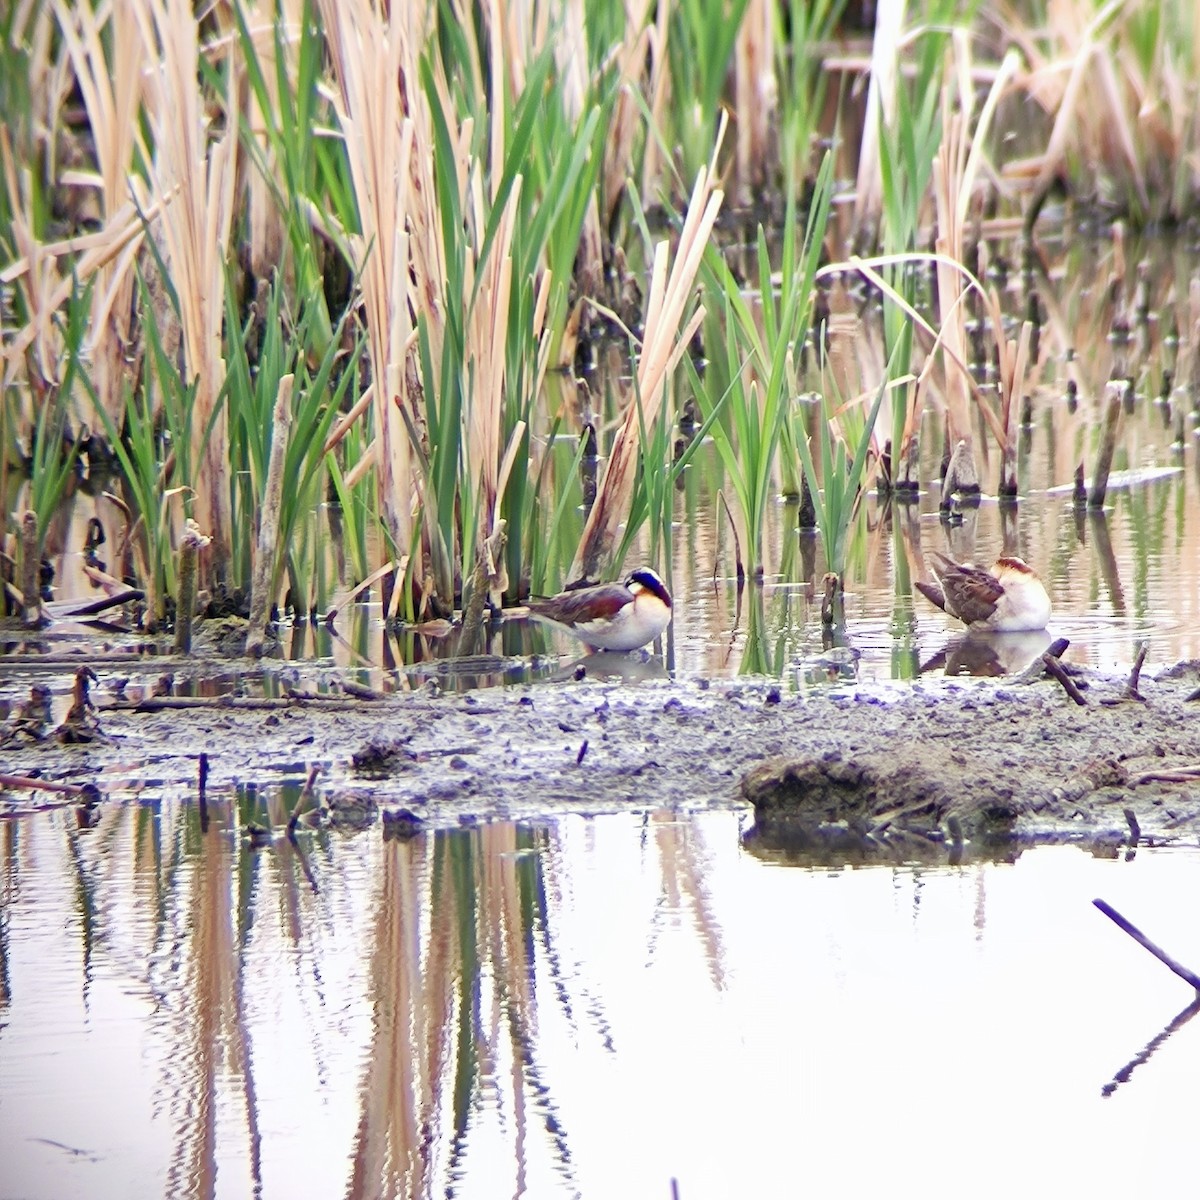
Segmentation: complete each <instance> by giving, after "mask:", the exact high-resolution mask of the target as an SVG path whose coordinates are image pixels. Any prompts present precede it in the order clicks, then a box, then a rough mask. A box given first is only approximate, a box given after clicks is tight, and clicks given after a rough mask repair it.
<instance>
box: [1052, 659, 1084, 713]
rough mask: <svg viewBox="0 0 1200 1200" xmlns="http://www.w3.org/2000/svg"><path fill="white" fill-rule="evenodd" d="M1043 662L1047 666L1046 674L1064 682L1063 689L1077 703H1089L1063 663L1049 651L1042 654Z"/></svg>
mask: <svg viewBox="0 0 1200 1200" xmlns="http://www.w3.org/2000/svg"><path fill="white" fill-rule="evenodd" d="M1042 664H1043V665H1044V666H1045V668H1046V674H1047V675H1049V676H1050V677H1051V678H1052V679H1057V680H1058V682H1059V683H1061V684H1062V689H1063V691H1064V692H1066V693H1067V695H1068V696H1070V697H1071V699H1072V700H1074V701H1075V703H1076V704H1079V705H1084V704H1086V703H1087V697H1086V696H1085V695H1084V694H1083V693H1082V692H1081V691H1080V690H1079V689H1078V688H1077V687H1076V686H1075V681H1074V680H1073V679H1072V678H1071V677H1070V675H1068V674H1067V672H1066V670H1065V669H1064V668H1063V665H1062V663H1060V662H1059V661H1058V659H1057V658H1055V657H1054V655H1053V654H1051V653H1050V652H1049V651H1047V652H1046V653H1045V654H1043V655H1042Z"/></svg>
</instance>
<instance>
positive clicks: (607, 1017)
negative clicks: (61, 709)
mask: <svg viewBox="0 0 1200 1200" xmlns="http://www.w3.org/2000/svg"><path fill="white" fill-rule="evenodd" d="M746 826H747V818H746V816H744V815H743V814H740V813H737V812H733V811H721V812H706V813H693V814H673V813H667V812H662V811H654V810H653V809H646V810H644V811H640V812H636V813H627V814H623V815H616V816H608V817H599V818H591V819H584V818H571V817H566V818H561V819H558V820H556V821H554V822H552V823H546V824H534V825H529V826H517V825H511V824H504V823H498V824H493V825H488V826H483V827H479V828H473V829H462V830H454V831H446V832H441V833H437V834H431V835H427V836H426V835H422V836H418V837H417V838H415V839H414V840H411V841H398V840H385V839H384V838H382V837H380V836H379V831H378V829H377V828H376V829H373V830H365V831H362V832H359V833H353V834H335V833H330V832H325V833H321V834H317V835H303V836H302V837H301V839H300V845H299V848H295V847H292V846H290V845H289V844H288V843H287V842H286V841H284V842H281V843H279V844H276V845H274V846H269V847H263V848H252V847H251V846H250V845H249V844H247V843H245V842H243V841H240V840H236V839H235V838H233V837H232V836H231V835H230V834H229V833H228V832H227V831H226V829H225V828H224V827H223V822H222V819H221V814H220V813H217V814H215V816H214V819H213V822H212V824H211V825H210V827H209V829H208V831H207V832H206V833H202V832H201V829H200V827H199V823H198V818H197V815H196V812H195V809H194V808H193V807H191V806H189V807H182V806H175V805H167V804H163V805H145V806H135V805H129V806H121V807H112V808H111V809H108V810H106V811H105V813H104V815H103V817H102V818H101V820H100V822H99V824H98V825H96V826H95V827H94V828H90V829H86V830H84V829H80V828H78V827H77V826H76V822H75V818H74V816H73V815H70V814H68V813H64V812H46V813H42V814H38V815H34V816H30V817H27V818H25V819H23V820H21V821H19V822H16V821H6V822H4V823H3V825H2V826H0V838H2V839H3V846H2V848H0V887H2V893H0V895H2V900H3V905H2V908H0V915H2V924H0V953H2V959H0V989H2V990H0V1163H2V1164H3V1168H2V1170H0V1196H3V1197H6V1198H12V1200H17V1198H23V1200H39V1198H46V1200H52V1198H57V1197H62V1196H68V1195H72V1196H88V1197H91V1198H93V1200H105V1198H107V1197H113V1198H117V1197H121V1198H124V1197H128V1196H173V1197H174V1196H229V1197H243V1196H249V1195H260V1196H264V1197H287V1198H295V1197H331V1196H346V1197H375V1196H424V1195H428V1196H449V1195H454V1196H458V1197H479V1198H486V1200H491V1198H493V1197H496V1196H506V1195H511V1196H531V1197H572V1196H583V1197H602V1196H614V1197H615V1196H638V1197H643V1196H644V1197H662V1198H664V1200H667V1198H669V1197H670V1196H672V1195H673V1194H678V1195H680V1196H682V1197H685V1198H687V1200H700V1198H702V1197H712V1198H726V1197H729V1196H756V1197H766V1196H781V1195H801V1194H812V1193H814V1192H820V1193H824V1194H833V1195H867V1194H876V1193H879V1194H887V1195H893V1196H917V1195H923V1196H929V1195H948V1194H950V1193H951V1192H952V1191H953V1192H958V1191H960V1190H961V1189H962V1188H963V1187H964V1186H967V1187H969V1190H970V1192H971V1193H972V1194H973V1195H978V1196H1009V1195H1012V1194H1013V1193H1014V1192H1015V1191H1017V1190H1018V1189H1029V1190H1031V1191H1032V1192H1033V1193H1034V1194H1041V1195H1045V1194H1081V1195H1082V1194H1086V1195H1089V1196H1098V1197H1099V1196H1119V1195H1129V1194H1139V1195H1154V1194H1160V1195H1161V1194H1166V1193H1167V1191H1168V1188H1169V1186H1170V1187H1171V1189H1172V1190H1173V1187H1174V1186H1176V1185H1178V1183H1179V1181H1180V1180H1181V1179H1185V1178H1187V1177H1188V1176H1189V1175H1190V1172H1191V1170H1192V1155H1191V1150H1192V1146H1193V1144H1194V1130H1193V1113H1194V1109H1195V1103H1194V1102H1195V1081H1196V1078H1197V1076H1198V1074H1200V1022H1198V1023H1196V1024H1195V1025H1187V1024H1181V1025H1179V1026H1178V1027H1177V1028H1175V1029H1174V1030H1172V1029H1170V1028H1169V1027H1170V1026H1171V1023H1172V1021H1173V1020H1174V1019H1175V1018H1176V1017H1177V1015H1178V1014H1179V1013H1180V1010H1182V1009H1185V1007H1186V1006H1187V1005H1188V1004H1189V1002H1190V1001H1191V999H1192V994H1191V991H1190V989H1189V988H1187V987H1186V985H1184V984H1183V983H1182V982H1181V981H1180V980H1179V979H1177V978H1176V977H1175V976H1174V975H1172V974H1170V973H1169V972H1168V971H1166V970H1165V969H1164V968H1163V967H1161V966H1160V965H1159V964H1158V963H1157V962H1155V961H1154V960H1153V959H1152V958H1150V956H1149V955H1147V954H1145V953H1144V952H1143V951H1142V950H1141V949H1140V948H1138V947H1137V946H1136V945H1134V944H1133V942H1132V941H1130V940H1129V939H1128V938H1127V937H1125V935H1124V934H1123V933H1121V932H1120V931H1118V930H1117V929H1116V928H1115V927H1114V926H1113V925H1111V924H1110V923H1109V922H1108V921H1107V920H1106V919H1105V918H1104V917H1103V916H1102V915H1101V914H1100V913H1099V912H1097V911H1096V910H1095V909H1094V908H1093V906H1092V904H1091V900H1092V898H1093V897H1094V896H1102V897H1104V898H1105V899H1107V900H1108V901H1109V902H1110V903H1112V904H1113V905H1114V906H1115V907H1117V908H1118V909H1120V910H1121V911H1122V912H1124V913H1126V914H1127V915H1128V916H1129V917H1130V918H1131V919H1135V920H1136V921H1137V922H1138V923H1139V924H1141V925H1142V927H1143V928H1144V929H1146V930H1148V931H1152V933H1153V935H1154V936H1155V937H1156V939H1157V940H1159V941H1160V942H1161V943H1162V944H1163V945H1164V946H1165V947H1166V948H1167V949H1168V950H1169V951H1170V952H1172V953H1174V954H1175V955H1176V956H1177V957H1179V958H1181V959H1182V960H1184V961H1185V962H1190V963H1191V964H1192V965H1195V964H1197V963H1200V930H1198V929H1197V927H1196V924H1195V921H1194V914H1195V912H1196V908H1197V901H1198V899H1200V896H1198V894H1197V893H1198V890H1200V883H1198V882H1197V881H1198V880H1200V871H1198V870H1197V868H1198V866H1200V859H1198V857H1197V851H1196V850H1195V849H1188V850H1176V851H1170V850H1159V851H1155V852H1143V851H1139V852H1137V853H1136V854H1126V855H1125V856H1123V857H1112V858H1096V857H1091V856H1089V855H1086V854H1084V853H1082V852H1080V851H1079V850H1077V849H1072V848H1057V849H1039V850H1034V851H1030V852H1027V853H1025V854H1022V855H1020V857H1018V858H1016V859H1015V860H1014V861H1011V862H977V863H972V864H970V865H965V866H961V867H957V868H943V869H938V870H930V869H920V868H912V869H909V868H903V869H891V868H867V869H859V870H837V869H828V870H812V869H798V868H795V867H791V866H789V865H787V862H786V856H784V855H778V854H774V853H771V852H755V851H754V849H753V848H752V846H749V845H747V844H745V843H744V842H743V840H742V835H743V834H744V832H745V829H746ZM673 1187H674V1188H675V1189H677V1193H673V1191H672V1188H673Z"/></svg>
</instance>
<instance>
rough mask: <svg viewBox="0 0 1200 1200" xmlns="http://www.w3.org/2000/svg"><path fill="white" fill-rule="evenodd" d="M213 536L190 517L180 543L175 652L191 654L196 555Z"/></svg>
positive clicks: (194, 609) (194, 614) (194, 610)
mask: <svg viewBox="0 0 1200 1200" xmlns="http://www.w3.org/2000/svg"><path fill="white" fill-rule="evenodd" d="M210 541H212V538H210V537H207V536H206V535H205V534H203V533H201V532H200V526H199V525H197V524H196V522H195V521H193V520H192V519H191V518H190V517H189V518H188V520H187V524H186V525H185V526H184V531H183V537H182V538H181V539H180V543H179V597H178V599H177V600H176V602H175V647H174V649H175V653H176V654H191V652H192V620H193V619H194V618H195V616H196V557H197V555H198V554H199V553H200V551H201V550H203V549H204V547H205V546H207V545H208V543H209V542H210Z"/></svg>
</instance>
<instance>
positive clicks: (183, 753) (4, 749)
mask: <svg viewBox="0 0 1200 1200" xmlns="http://www.w3.org/2000/svg"><path fill="white" fill-rule="evenodd" d="M5 665H6V670H5V671H4V673H3V676H2V677H0V701H5V702H7V705H8V709H9V715H8V719H7V721H6V724H5V735H4V738H5V740H4V744H3V745H2V746H0V773H3V774H6V775H22V776H35V775H36V776H38V777H39V778H40V779H42V780H44V781H51V782H54V783H57V784H66V785H84V784H88V783H93V784H95V785H96V786H97V787H98V788H99V789H100V792H101V794H102V796H103V802H104V803H119V802H141V803H151V802H153V801H155V800H156V799H162V798H165V797H168V796H170V797H175V798H179V797H183V798H188V797H193V798H194V796H195V794H196V781H197V772H198V765H199V758H200V755H201V753H203V754H205V755H207V759H208V782H207V787H208V794H209V796H210V797H223V796H229V795H231V794H233V791H234V789H235V788H236V787H239V786H242V787H244V786H245V785H247V784H253V785H255V786H256V787H257V788H258V789H260V791H264V790H269V789H271V788H273V787H278V786H280V785H281V784H284V783H299V782H301V781H302V780H303V779H304V777H305V776H306V774H307V773H308V771H309V769H310V768H311V767H312V766H314V765H315V766H317V767H319V768H320V774H319V777H318V787H317V796H318V798H319V800H320V801H321V805H322V809H324V810H325V813H326V816H327V817H328V818H329V819H330V820H331V821H332V822H333V823H335V824H338V823H347V824H350V825H353V826H355V827H362V826H364V825H370V824H373V823H376V822H378V823H379V824H380V825H383V824H384V821H383V816H382V815H381V814H385V813H387V814H390V813H391V812H392V811H394V810H397V809H404V810H407V811H409V812H411V813H412V814H414V816H415V817H416V818H417V820H416V821H415V822H410V823H409V824H408V825H406V826H403V827H402V828H404V830H405V831H406V832H407V831H409V830H410V829H415V828H433V829H436V828H444V827H447V826H453V825H458V824H461V823H468V822H476V821H486V820H493V819H512V820H535V819H538V818H553V817H554V816H556V815H558V814H561V813H567V812H571V813H588V814H594V813H602V812H613V811H622V810H636V811H648V810H651V809H662V808H666V809H673V810H678V811H681V812H686V811H692V810H696V809H705V808H713V807H721V808H730V807H744V808H747V809H749V808H750V806H751V805H753V806H754V808H755V810H756V821H755V826H756V829H755V833H754V835H753V837H752V840H753V841H754V842H755V844H756V847H757V848H758V849H759V850H760V851H761V852H763V853H779V854H782V855H785V856H792V857H796V856H799V857H801V858H803V857H805V856H810V857H812V858H813V859H814V861H816V860H823V859H829V858H833V859H837V858H838V857H839V856H842V857H846V858H847V859H848V860H854V859H857V858H862V859H870V858H872V857H883V858H896V859H910V858H917V859H923V858H935V859H936V858H941V857H947V856H949V857H951V858H953V857H954V856H955V855H958V856H961V855H963V854H964V853H965V854H974V853H987V854H994V853H997V852H1001V851H1002V850H1003V847H1004V846H1005V845H1029V844H1033V843H1037V842H1041V841H1064V840H1072V841H1080V842H1082V843H1086V844H1090V845H1092V846H1093V847H1095V848H1099V849H1101V850H1103V848H1104V847H1112V848H1114V850H1115V848H1117V847H1120V846H1122V845H1125V846H1128V845H1130V844H1134V843H1135V842H1137V843H1140V844H1153V843H1165V842H1170V843H1194V844H1200V774H1198V770H1200V767H1198V765H1200V701H1189V700H1188V699H1187V697H1188V696H1190V695H1191V694H1193V693H1194V692H1195V691H1196V689H1197V685H1198V684H1200V664H1195V663H1192V664H1181V665H1179V666H1178V667H1176V668H1172V669H1170V670H1168V671H1163V672H1160V673H1158V674H1157V675H1153V674H1149V673H1147V674H1144V675H1143V676H1142V680H1141V685H1140V690H1141V694H1142V696H1143V697H1144V699H1143V700H1142V701H1138V700H1133V699H1128V698H1123V687H1124V682H1125V681H1124V680H1123V679H1110V678H1105V677H1102V676H1098V675H1095V674H1089V673H1084V674H1083V675H1082V676H1081V677H1080V679H1079V682H1080V684H1081V686H1082V687H1083V689H1084V695H1085V696H1086V699H1087V703H1086V705H1085V706H1083V707H1080V706H1078V705H1076V704H1075V703H1073V702H1072V701H1071V700H1070V699H1069V698H1068V696H1067V695H1066V694H1065V692H1064V691H1063V690H1062V688H1060V687H1059V686H1058V684H1057V683H1054V682H1053V681H1049V680H1043V681H1039V682H1036V683H1033V684H1028V685H1024V684H1019V683H1014V682H1011V681H991V680H965V681H963V682H952V681H941V682H938V683H931V682H921V683H914V684H895V685H885V686H882V687H880V686H873V687H869V688H868V687H860V686H853V685H850V684H842V685H836V686H832V687H830V688H822V689H813V690H810V691H808V692H807V693H804V694H798V695H793V694H788V693H786V692H782V693H781V690H780V688H779V686H778V685H776V684H773V683H772V682H770V681H766V680H756V681H752V682H739V681H722V682H713V683H708V682H706V681H703V680H683V681H668V680H654V679H649V680H642V681H640V682H637V683H635V684H629V683H611V682H602V681H598V680H596V679H594V678H593V677H591V675H588V674H585V675H584V676H583V678H580V679H571V680H568V681H566V682H554V683H537V684H531V685H522V686H516V687H509V688H492V689H485V690H478V691H468V692H464V693H456V692H449V691H445V692H444V691H442V690H441V689H440V688H439V687H438V685H437V684H436V683H433V682H431V683H429V684H428V685H426V686H424V687H418V688H417V689H416V690H415V691H411V692H407V693H401V694H395V695H385V696H380V697H379V698H376V699H357V698H355V697H353V696H346V695H343V694H328V693H326V694H323V695H318V694H316V686H315V685H314V682H313V681H312V680H311V679H310V680H308V681H307V682H306V683H305V685H304V688H303V689H302V690H303V691H305V692H306V693H307V698H305V697H304V696H301V697H295V696H293V697H285V696H279V697H278V698H277V699H274V700H271V699H269V698H268V697H266V696H263V695H262V689H260V690H259V691H258V693H257V696H258V698H256V695H255V694H254V693H251V694H250V695H248V696H244V697H241V698H238V699H232V700H227V701H224V702H221V701H211V700H210V701H207V702H201V703H202V704H206V705H207V706H204V707H187V705H188V704H189V703H193V702H190V701H188V700H187V699H178V698H171V697H168V698H164V699H158V700H156V699H154V698H152V697H149V696H146V697H145V698H144V699H143V700H142V701H141V704H142V706H143V707H139V706H138V702H137V701H138V697H137V695H136V693H135V694H134V695H133V696H132V697H131V692H133V691H134V689H133V688H132V687H131V685H130V684H128V683H126V684H125V686H124V690H123V691H121V692H116V691H115V684H114V681H113V679H111V678H108V677H107V676H109V674H110V672H109V670H108V668H106V667H104V666H98V667H97V668H96V670H97V674H98V676H99V679H98V680H97V681H96V683H94V684H93V685H92V690H91V695H92V699H93V701H94V704H95V712H94V714H93V716H92V718H91V720H92V723H93V724H94V726H95V727H96V730H95V731H96V732H97V733H98V736H97V737H95V738H94V739H93V740H90V741H85V742H83V743H81V744H75V745H64V744H61V743H60V741H59V740H58V739H57V738H56V737H55V736H54V733H53V727H52V725H51V726H47V728H46V729H45V730H44V731H43V734H44V736H43V738H42V740H36V739H35V736H34V734H33V733H31V732H20V731H15V724H16V722H17V712H18V708H19V705H20V703H21V702H22V701H23V700H24V699H27V698H28V695H29V689H30V686H31V684H30V680H31V678H32V679H34V680H35V681H36V682H40V683H42V684H45V685H48V686H50V687H51V690H52V691H53V692H54V693H55V695H56V696H59V697H61V696H62V695H63V694H64V693H69V692H70V689H71V676H70V675H66V676H64V675H63V674H62V668H59V670H58V673H56V674H54V675H49V674H47V673H44V672H37V673H32V672H29V671H25V670H20V671H19V670H17V669H16V667H15V664H14V663H12V661H11V660H10V662H9V663H7V664H5ZM151 666H153V667H154V669H155V670H158V671H161V670H162V669H163V665H162V664H161V663H159V664H147V675H146V682H149V681H150V679H151V675H150V674H149V668H150V667H151ZM224 666H225V670H226V672H228V671H229V669H230V664H225V665H224ZM191 669H195V668H194V667H192V668H191ZM209 669H210V671H211V667H210V668H209ZM111 674H112V675H115V674H116V672H115V671H112V672H111ZM121 674H122V677H124V676H127V675H128V671H127V670H125V671H122V673H121ZM226 678H228V675H226ZM330 678H331V680H332V679H333V678H334V676H331V677H330ZM317 682H318V683H319V682H320V681H317ZM329 682H330V680H326V686H328V684H329ZM147 690H149V689H147ZM176 690H177V691H178V690H179V689H178V687H176ZM266 690H267V691H268V692H269V691H270V690H271V689H269V688H268V689H266ZM163 704H170V705H179V706H178V707H168V708H161V707H158V706H161V705H163ZM58 707H60V708H61V707H62V701H61V700H60V701H59V705H58ZM147 708H149V709H150V711H146V709H147ZM85 732H86V731H85ZM66 802H68V799H67V798H65V797H63V796H62V795H55V794H53V793H47V792H34V791H30V790H25V789H20V788H14V787H12V786H9V787H7V788H6V789H4V790H3V791H0V813H4V814H9V815H12V814H15V813H19V812H22V811H27V810H29V809H30V808H35V807H44V806H45V805H46V804H47V803H66ZM1131 817H1132V820H1131V819H1130V818H1131ZM385 828H386V826H385ZM394 828H401V827H394Z"/></svg>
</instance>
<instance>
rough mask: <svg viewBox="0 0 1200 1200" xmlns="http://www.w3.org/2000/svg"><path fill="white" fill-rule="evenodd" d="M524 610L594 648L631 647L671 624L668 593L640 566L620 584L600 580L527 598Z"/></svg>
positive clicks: (654, 574)
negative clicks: (568, 589)
mask: <svg viewBox="0 0 1200 1200" xmlns="http://www.w3.org/2000/svg"><path fill="white" fill-rule="evenodd" d="M529 612H530V614H531V615H532V616H535V617H537V618H539V619H540V620H542V621H549V622H550V623H551V624H553V625H558V626H560V627H561V628H563V629H566V630H567V631H568V632H569V633H573V634H574V635H575V636H576V637H577V638H579V639H580V640H581V641H584V642H586V643H587V644H588V645H589V646H591V647H592V649H594V650H636V649H637V648H638V647H639V646H645V645H646V644H647V643H649V642H652V641H654V639H655V638H656V637H658V635H659V634H660V633H662V631H663V630H664V629H666V627H667V625H668V624H669V623H670V620H671V593H670V592H668V591H667V587H666V584H664V583H663V581H662V580H661V579H660V578H659V577H658V575H657V574H656V573H655V572H654V571H651V570H650V568H649V567H641V568H639V569H638V570H636V571H634V572H633V573H632V574H631V575H630V576H629V578H628V579H626V580H625V582H624V583H601V584H598V585H597V586H596V587H586V588H576V589H575V590H573V591H569V592H559V594H558V595H557V596H551V597H549V599H546V600H531V601H530V602H529Z"/></svg>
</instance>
